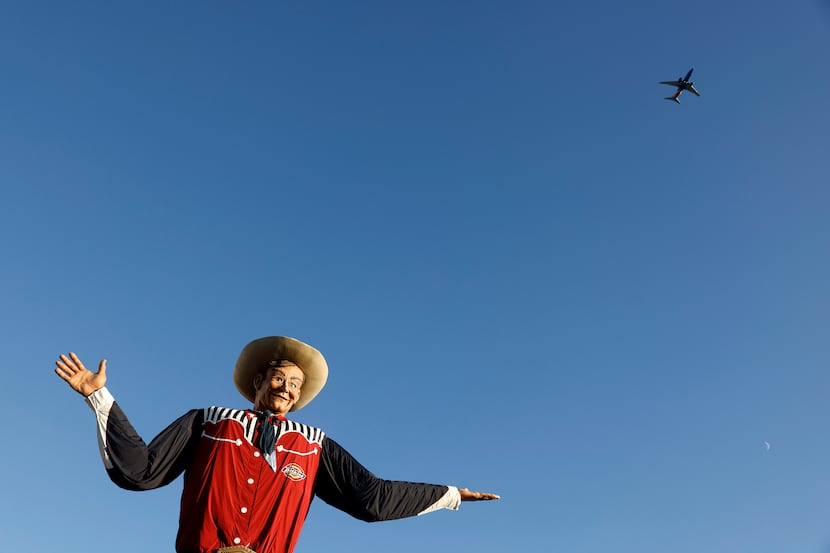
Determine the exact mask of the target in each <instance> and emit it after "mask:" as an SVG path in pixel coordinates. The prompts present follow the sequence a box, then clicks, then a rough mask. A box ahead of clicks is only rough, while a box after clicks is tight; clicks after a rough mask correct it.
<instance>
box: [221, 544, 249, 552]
mask: <svg viewBox="0 0 830 553" xmlns="http://www.w3.org/2000/svg"><path fill="white" fill-rule="evenodd" d="M216 553H256V551H254V550H253V549H251V548H250V547H245V546H244V545H230V546H228V547H221V548H219V549H217V550H216Z"/></svg>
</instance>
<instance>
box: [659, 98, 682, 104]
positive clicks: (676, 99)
mask: <svg viewBox="0 0 830 553" xmlns="http://www.w3.org/2000/svg"><path fill="white" fill-rule="evenodd" d="M663 99H664V100H674V101H675V102H676V103H678V104H679V103H680V100H679V99H678V98H677V96H666V97H665V98H663Z"/></svg>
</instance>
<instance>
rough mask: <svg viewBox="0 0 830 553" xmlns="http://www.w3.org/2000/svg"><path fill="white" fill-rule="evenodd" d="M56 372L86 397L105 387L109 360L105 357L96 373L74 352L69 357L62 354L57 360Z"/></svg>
mask: <svg viewBox="0 0 830 553" xmlns="http://www.w3.org/2000/svg"><path fill="white" fill-rule="evenodd" d="M55 365H56V368H55V374H56V375H58V376H59V377H61V378H62V379H63V380H64V382H66V383H67V384H69V387H70V388H72V389H73V390H75V391H76V392H78V393H79V394H81V395H82V396H84V397H87V396H89V395H90V394H91V393H93V392H94V391H96V390H98V389H100V388H103V387H104V384H106V383H107V360H106V359H104V360H103V361H101V362H100V363H99V364H98V372H97V373H94V372H92V371H90V370H89V369H87V368H86V367H84V364H83V363H82V362H81V360H80V359H78V356H77V355H75V354H74V353H70V354H69V357H67V356H66V355H61V356H60V359H58V360H57V361H55Z"/></svg>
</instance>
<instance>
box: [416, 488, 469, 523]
mask: <svg viewBox="0 0 830 553" xmlns="http://www.w3.org/2000/svg"><path fill="white" fill-rule="evenodd" d="M447 487H448V488H449V489H448V490H447V493H445V494H444V495H442V496H441V498H440V499H439V500H438V501H436V502H435V503H433V504H432V505H430V506H429V507H427V508H426V509H424V510H423V511H421V512H420V513H418V516H421V515H425V514H427V513H431V512H432V511H437V510H438V509H451V510H453V511H457V510H458V508H459V507H460V506H461V493H459V491H458V488H456V487H455V486H447Z"/></svg>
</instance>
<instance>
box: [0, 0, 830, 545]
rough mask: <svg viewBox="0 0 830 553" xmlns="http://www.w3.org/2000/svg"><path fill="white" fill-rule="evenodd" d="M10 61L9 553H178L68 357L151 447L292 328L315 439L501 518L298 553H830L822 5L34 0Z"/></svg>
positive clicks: (228, 398) (1, 186)
mask: <svg viewBox="0 0 830 553" xmlns="http://www.w3.org/2000/svg"><path fill="white" fill-rule="evenodd" d="M0 46H2V56H0V64H2V70H3V86H2V92H0V97H1V98H2V99H3V106H2V124H0V205H2V206H3V217H2V218H0V230H2V235H3V237H4V238H3V240H2V241H0V255H2V259H3V271H2V281H3V286H2V288H0V311H2V313H3V315H4V316H3V317H2V318H0V335H2V336H4V340H3V344H4V348H3V349H4V357H5V360H4V365H5V371H6V373H5V374H6V375H7V377H6V383H5V386H3V387H2V390H0V397H2V399H3V403H4V405H5V406H6V408H7V409H6V412H7V416H9V415H10V416H12V417H13V420H12V421H9V424H6V425H5V426H4V428H5V430H4V443H5V444H6V446H5V448H4V451H5V452H6V453H5V455H3V456H2V458H0V475H2V476H0V489H2V494H3V497H4V498H5V501H3V502H2V503H0V519H2V520H3V521H4V522H3V526H4V532H3V533H4V537H5V543H6V545H7V546H8V547H9V548H11V549H23V548H25V549H27V550H32V551H55V550H69V551H81V550H84V551H89V552H90V553H96V552H104V551H111V550H112V547H113V544H116V546H117V548H118V549H119V551H121V552H122V553H132V552H143V551H148V550H153V551H172V550H173V540H174V536H175V532H176V520H177V516H178V495H179V493H180V489H181V483H180V482H176V483H174V484H173V485H171V486H169V487H168V488H166V489H163V490H157V491H153V492H145V493H132V492H126V491H122V490H119V489H117V488H115V487H114V485H112V484H111V483H110V482H109V480H108V479H107V478H106V475H105V473H104V470H103V467H102V464H101V461H100V459H99V457H98V452H97V446H96V442H95V427H94V419H93V417H92V414H91V412H89V410H88V409H87V407H86V406H85V405H84V404H83V401H82V399H81V398H80V396H77V395H76V394H74V393H73V392H71V391H70V390H69V389H68V388H67V387H66V386H65V385H64V384H63V382H61V381H60V380H59V379H58V378H57V377H56V376H55V375H54V374H53V372H52V369H53V363H54V360H55V358H56V357H57V356H58V355H59V354H61V353H64V352H68V351H75V352H77V353H78V354H79V355H80V356H81V358H82V359H84V360H85V361H86V362H87V364H88V365H90V366H95V365H96V364H97V361H98V360H99V359H101V358H106V359H108V363H109V365H108V366H109V371H108V373H109V383H108V384H109V387H110V389H111V391H112V392H113V394H114V395H115V397H116V398H117V400H118V401H119V402H120V403H121V404H122V406H123V407H124V409H125V411H126V412H127V413H128V414H129V416H130V417H131V419H132V421H133V422H134V424H135V426H136V427H137V429H138V430H139V432H140V433H142V435H143V436H144V437H145V438H147V439H150V438H152V437H153V436H154V435H155V434H156V433H157V432H158V431H160V430H161V429H162V428H163V427H164V426H166V425H167V424H168V423H169V422H170V421H172V420H173V419H175V418H176V417H177V416H179V415H180V414H181V413H182V412H184V411H185V410H187V409H189V408H193V407H204V406H207V405H224V406H235V407H236V406H245V402H244V400H243V399H242V398H241V397H239V396H238V394H237V392H236V391H235V390H234V388H233V385H232V381H231V369H232V367H233V363H234V362H235V360H236V356H237V355H238V353H239V351H240V349H241V348H242V346H243V345H244V344H245V343H247V342H248V341H249V340H251V339H254V338H258V337H260V336H266V335H273V334H283V335H289V336H294V337H296V338H299V339H302V340H304V341H307V342H309V343H311V344H313V345H315V346H316V347H318V348H319V349H320V350H322V351H323V353H324V354H325V355H326V357H327V359H328V361H329V364H330V366H331V377H330V379H329V383H328V385H327V387H326V388H325V390H324V391H323V392H322V393H321V395H320V396H319V398H318V399H317V400H315V402H313V403H312V404H311V405H309V406H308V407H306V408H305V409H303V410H302V411H300V412H298V413H296V416H295V418H296V419H297V420H300V421H301V422H305V423H308V424H312V425H316V426H320V427H322V428H323V429H325V430H326V431H327V432H328V434H329V435H331V436H333V437H335V439H337V440H338V442H340V443H342V444H343V445H344V446H346V447H347V448H348V449H349V450H350V451H351V452H352V453H353V454H354V455H355V456H356V457H357V458H358V459H359V460H361V461H362V462H363V463H364V464H365V465H366V466H367V467H369V468H370V469H371V470H373V471H374V472H376V473H377V474H379V475H381V476H383V477H386V478H391V479H406V480H415V481H427V482H435V483H447V484H455V485H459V486H468V487H470V488H472V489H478V490H481V491H492V492H495V493H499V494H501V495H502V500H501V501H499V502H495V503H486V504H465V505H464V506H463V507H462V510H461V511H460V512H458V513H449V512H441V513H435V514H431V515H429V516H426V517H419V518H417V519H411V520H404V521H396V522H390V523H383V524H375V525H367V524H365V523H362V522H358V521H356V520H352V519H350V518H349V517H347V516H346V515H344V514H342V513H340V512H338V511H336V510H334V509H332V508H330V507H328V506H327V505H325V504H323V503H322V502H315V503H314V504H313V506H312V510H311V514H310V516H309V520H308V522H307V524H306V527H305V530H304V532H303V535H302V537H301V538H300V543H299V545H298V548H297V551H298V553H300V552H303V551H355V550H360V551H365V552H373V551H378V552H379V551H397V552H403V553H407V552H422V551H433V550H436V551H437V550H449V549H450V548H452V549H453V550H456V551H477V552H480V553H488V552H497V551H498V552H503V551H540V552H549V551H563V552H568V553H600V552H601V553H607V552H608V551H614V552H620V553H628V552H631V553H634V552H636V553H642V552H650V551H653V552H664V551H671V552H672V553H700V552H701V551H706V552H707V553H734V552H737V551H752V552H753V553H780V552H782V551H787V552H791V551H798V552H815V553H826V552H827V551H830V440H828V439H827V432H826V424H825V421H826V420H827V419H828V415H830V404H828V402H827V397H828V390H830V376H828V371H827V367H828V362H830V348H828V345H827V343H828V342H827V338H826V337H827V332H828V327H830V315H828V314H830V301H828V297H830V284H828V283H830V261H828V260H829V259H830V256H829V255H828V254H830V252H828V236H830V222H828V221H830V217H828V210H829V209H830V192H828V185H827V182H828V179H827V174H828V162H827V151H828V148H827V145H828V141H827V128H828V126H829V125H830V112H828V110H827V109H826V108H825V106H824V102H825V96H826V95H827V92H828V91H830V76H828V71H827V54H828V51H829V50H830V4H828V3H827V2H818V1H808V2H793V3H788V4H786V5H784V4H782V3H780V2H769V1H766V0H764V1H761V2H755V3H748V2H721V1H712V0H701V1H697V2H686V3H666V2H654V1H633V2H626V3H620V2H610V1H607V0H599V1H598V2H591V3H585V2H560V3H554V2H533V1H528V2H503V1H498V0H492V1H490V2H476V3H474V2H456V1H444V2H432V1H429V0H425V1H421V2H379V1H377V2H363V1H356V2H317V3H308V2H286V1H281V0H280V1H271V2H216V1H208V2H180V3H175V5H170V4H169V3H161V2H150V3H143V4H142V5H140V6H138V5H134V6H124V5H113V4H112V3H104V2H72V3H58V2H37V1H33V2H26V3H17V4H14V5H8V6H6V7H5V9H4V15H3V17H2V18H0ZM692 66H694V67H695V74H694V80H695V83H696V86H697V87H698V89H699V90H700V91H701V94H702V96H701V97H700V98H696V97H693V96H690V95H689V94H688V93H687V94H684V95H683V96H681V101H682V104H681V105H679V106H678V105H675V104H673V103H671V102H666V101H664V100H663V99H662V98H663V97H664V96H667V95H669V94H670V93H671V89H670V88H669V87H665V86H662V85H658V84H657V82H658V81H662V80H669V79H675V78H677V77H678V76H680V75H683V74H685V71H687V70H688V68H689V67H692ZM17 423H20V425H19V426H16V424H17ZM765 441H766V442H769V443H770V445H771V447H770V449H769V450H768V451H767V449H766V447H765V445H764V442H765Z"/></svg>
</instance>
